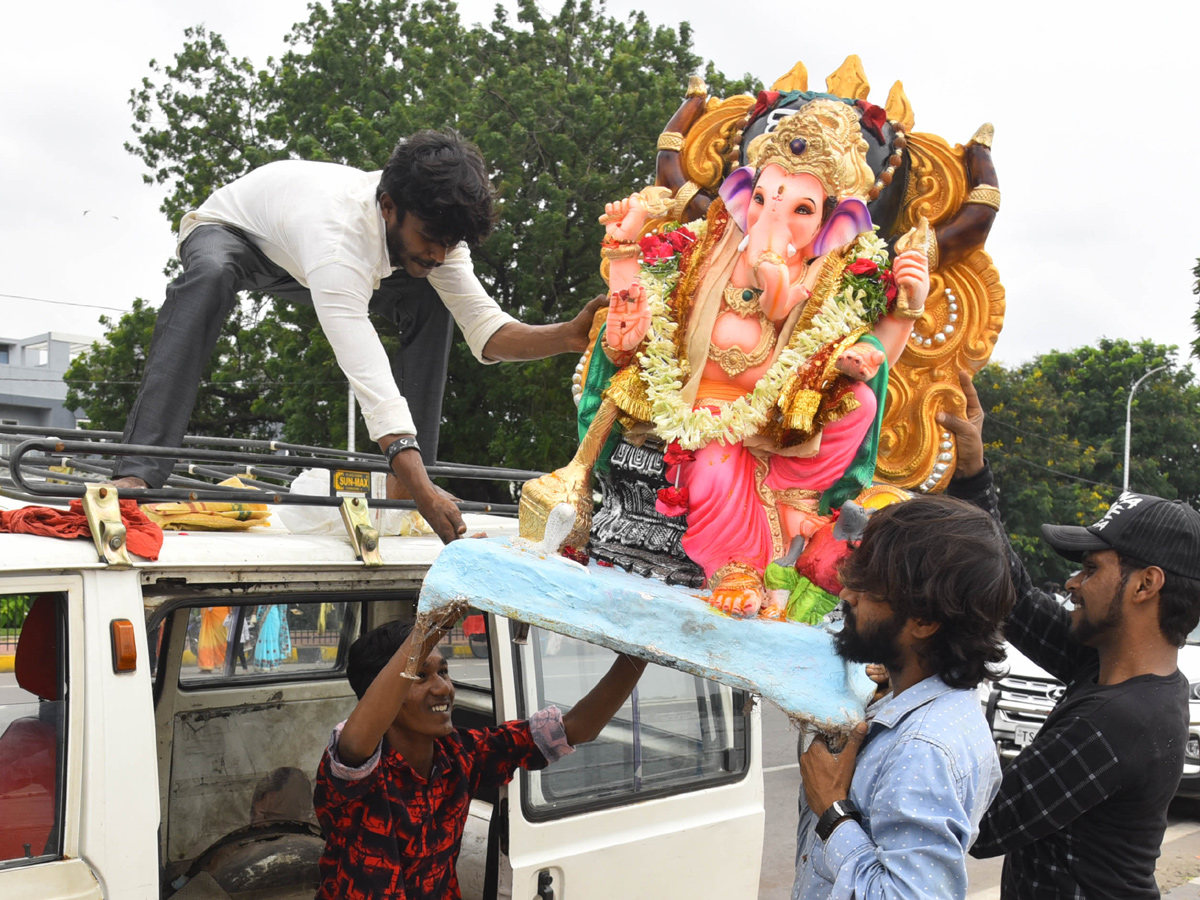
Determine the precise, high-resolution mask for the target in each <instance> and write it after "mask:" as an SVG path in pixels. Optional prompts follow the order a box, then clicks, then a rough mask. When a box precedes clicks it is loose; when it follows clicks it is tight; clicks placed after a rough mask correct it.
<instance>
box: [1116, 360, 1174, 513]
mask: <svg viewBox="0 0 1200 900" xmlns="http://www.w3.org/2000/svg"><path fill="white" fill-rule="evenodd" d="M1166 368H1169V366H1157V367H1156V368H1153V369H1150V370H1149V371H1148V372H1147V373H1146V374H1145V375H1143V376H1142V377H1141V378H1139V379H1138V380H1137V381H1135V382H1134V383H1133V385H1132V386H1131V387H1130V388H1129V398H1128V399H1127V400H1126V401H1125V470H1124V471H1125V486H1124V488H1123V490H1124V491H1126V492H1127V491H1128V490H1129V421H1130V418H1131V417H1132V415H1133V395H1134V393H1135V392H1136V391H1137V389H1138V388H1139V387H1140V386H1141V384H1142V382H1143V381H1145V380H1146V379H1147V378H1149V377H1150V376H1151V375H1153V374H1154V373H1155V372H1161V371H1162V370H1163V369H1166Z"/></svg>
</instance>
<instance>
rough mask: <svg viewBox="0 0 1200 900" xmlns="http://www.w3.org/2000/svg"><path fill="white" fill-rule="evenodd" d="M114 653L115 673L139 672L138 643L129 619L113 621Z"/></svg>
mask: <svg viewBox="0 0 1200 900" xmlns="http://www.w3.org/2000/svg"><path fill="white" fill-rule="evenodd" d="M112 653H113V672H114V673H117V674H119V673H121V672H134V671H136V670H137V643H136V642H135V641H134V632H133V623H132V622H130V621H129V620H128V619H113V620H112Z"/></svg>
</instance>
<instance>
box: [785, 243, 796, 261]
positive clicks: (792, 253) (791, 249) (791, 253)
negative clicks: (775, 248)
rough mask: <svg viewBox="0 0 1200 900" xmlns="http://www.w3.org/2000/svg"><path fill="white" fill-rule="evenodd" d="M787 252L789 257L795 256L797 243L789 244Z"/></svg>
mask: <svg viewBox="0 0 1200 900" xmlns="http://www.w3.org/2000/svg"><path fill="white" fill-rule="evenodd" d="M787 253H788V259H791V258H792V257H793V256H795V255H796V245H795V244H788V251H787Z"/></svg>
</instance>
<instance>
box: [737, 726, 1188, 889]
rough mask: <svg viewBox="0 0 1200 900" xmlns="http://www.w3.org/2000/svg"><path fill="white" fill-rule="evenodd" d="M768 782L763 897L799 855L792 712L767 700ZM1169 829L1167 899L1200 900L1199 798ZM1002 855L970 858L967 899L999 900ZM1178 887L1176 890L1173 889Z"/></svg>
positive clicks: (1176, 814) (787, 879)
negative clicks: (1199, 882) (1198, 881)
mask: <svg viewBox="0 0 1200 900" xmlns="http://www.w3.org/2000/svg"><path fill="white" fill-rule="evenodd" d="M762 720H763V772H764V774H763V781H764V785H763V787H764V793H765V797H766V810H767V827H766V838H765V841H764V846H763V863H762V873H761V876H760V879H759V889H758V898H759V900H789V898H790V897H791V888H792V876H793V871H794V866H795V859H796V822H797V819H798V817H799V814H798V813H797V810H796V799H797V797H798V795H799V791H800V767H799V765H798V764H797V763H796V732H795V730H794V729H793V728H792V725H791V723H790V722H789V721H788V719H787V716H785V715H784V714H783V713H781V712H780V711H779V710H778V709H776V708H775V707H774V706H772V705H771V704H769V703H767V704H764V705H763V716H762ZM1168 816H1169V818H1168V827H1167V833H1166V834H1165V835H1164V839H1163V852H1162V856H1161V857H1160V858H1159V861H1158V870H1157V873H1156V874H1157V878H1158V885H1159V888H1160V889H1161V890H1162V891H1164V892H1169V893H1164V900H1200V885H1192V884H1189V883H1188V882H1190V880H1191V879H1193V878H1197V877H1200V802H1198V801H1194V800H1176V801H1175V802H1174V803H1172V804H1171V808H1170V810H1169V813H1168ZM1001 865H1002V863H1001V860H999V859H973V858H969V859H968V860H967V878H968V885H969V888H968V894H967V900H998V898H999V897H1000V870H1001ZM1172 888H1176V890H1173V891H1172V890H1171V889H1172Z"/></svg>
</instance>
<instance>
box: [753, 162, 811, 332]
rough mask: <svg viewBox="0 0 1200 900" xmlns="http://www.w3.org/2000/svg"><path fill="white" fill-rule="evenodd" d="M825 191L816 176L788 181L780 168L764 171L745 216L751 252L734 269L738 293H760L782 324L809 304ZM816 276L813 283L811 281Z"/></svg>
mask: <svg viewBox="0 0 1200 900" xmlns="http://www.w3.org/2000/svg"><path fill="white" fill-rule="evenodd" d="M824 204H825V191H824V190H822V188H821V183H820V182H819V181H817V179H816V178H814V177H813V176H812V175H809V174H808V173H802V174H799V175H789V174H788V173H787V172H785V171H784V170H783V168H782V167H781V166H778V165H770V166H767V167H766V168H765V169H763V170H762V173H761V174H760V175H759V178H758V183H757V184H756V185H754V188H753V190H752V192H751V195H750V205H749V207H748V208H747V211H746V228H745V231H746V238H747V241H746V249H745V250H743V251H742V253H741V255H740V256H739V257H738V261H737V264H736V265H735V266H734V269H733V278H732V281H733V284H734V286H735V287H750V288H758V289H760V290H761V291H762V294H761V295H760V296H759V298H758V302H759V305H760V306H761V307H762V310H763V312H764V313H766V316H767V318H768V319H770V320H771V321H772V322H782V321H783V320H784V319H786V318H787V316H788V313H790V312H791V311H792V309H793V308H794V307H796V306H797V305H798V304H801V303H803V302H804V301H805V300H807V299H808V297H809V294H810V293H811V281H812V280H814V279H815V277H816V272H815V271H814V272H811V273H809V272H806V267H805V262H806V260H809V259H811V258H812V257H813V255H814V254H813V252H812V249H813V242H814V241H815V240H816V237H817V235H818V234H819V233H820V231H821V220H822V214H823V212H824ZM806 274H811V275H812V276H813V277H812V278H806V277H805V276H806Z"/></svg>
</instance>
